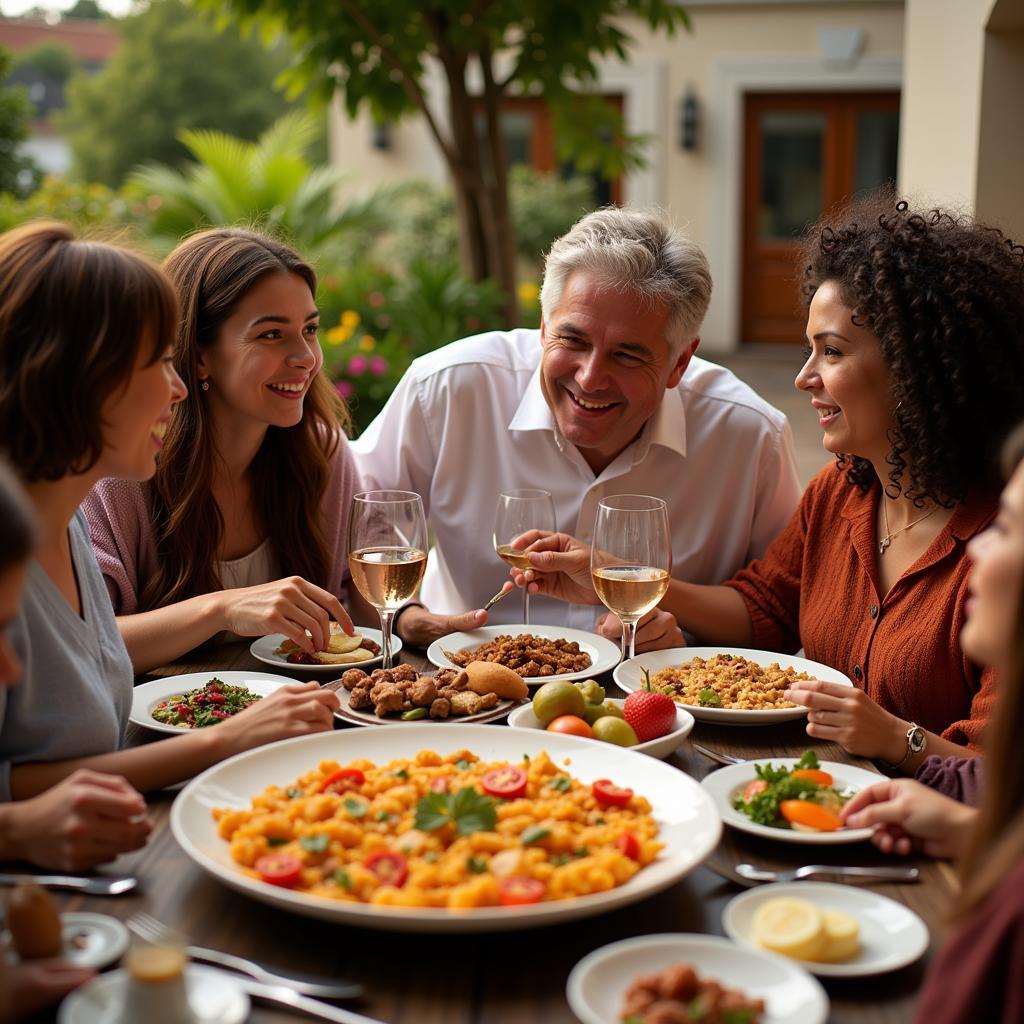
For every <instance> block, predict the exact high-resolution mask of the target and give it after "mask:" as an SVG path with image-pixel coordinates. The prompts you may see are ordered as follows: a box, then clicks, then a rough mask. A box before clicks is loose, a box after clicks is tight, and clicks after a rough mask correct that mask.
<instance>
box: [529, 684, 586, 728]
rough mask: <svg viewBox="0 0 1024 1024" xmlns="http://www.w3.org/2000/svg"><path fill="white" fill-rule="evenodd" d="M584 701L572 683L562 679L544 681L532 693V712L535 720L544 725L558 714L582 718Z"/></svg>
mask: <svg viewBox="0 0 1024 1024" xmlns="http://www.w3.org/2000/svg"><path fill="white" fill-rule="evenodd" d="M586 703H587V702H586V701H585V700H584V699H583V694H582V693H580V691H579V690H577V689H576V687H575V686H573V685H572V683H568V682H565V681H564V680H562V681H559V682H556V683H545V684H544V685H543V686H542V687H541V688H540V689H539V690H538V691H537V692H536V693H535V694H534V695H533V713H534V715H535V716H536V718H537V721H538V722H540V724H541V725H543V726H546V725H547V724H548V723H549V722H551V721H553V720H554V719H556V718H558V717H559V716H560V715H575V716H576V717H577V718H582V717H583V710H584V707H585V706H586Z"/></svg>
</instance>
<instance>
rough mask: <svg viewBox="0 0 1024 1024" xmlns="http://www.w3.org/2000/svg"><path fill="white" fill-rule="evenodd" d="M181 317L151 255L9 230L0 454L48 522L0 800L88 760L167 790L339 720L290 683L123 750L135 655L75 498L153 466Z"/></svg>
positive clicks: (26, 595)
mask: <svg viewBox="0 0 1024 1024" xmlns="http://www.w3.org/2000/svg"><path fill="white" fill-rule="evenodd" d="M177 326H178V304H177V299H176V297H175V294H174V289H173V287H172V286H171V283H170V282H169V281H168V279H167V277H166V276H165V275H164V274H163V273H162V272H161V271H160V270H159V268H157V267H156V266H154V265H153V264H151V263H150V262H149V261H148V260H146V259H144V258H143V257H141V256H138V255H136V254H134V253H132V252H129V251H128V250H126V249H123V248H119V247H117V246H113V245H106V244H102V243H99V242H84V241H77V240H76V239H75V237H74V235H73V233H72V232H71V230H70V229H69V228H67V227H66V226H64V225H63V224H31V225H27V226H24V227H21V228H17V229H15V230H13V231H10V232H8V233H7V234H6V235H4V236H2V237H0V450H2V451H3V453H4V454H5V455H6V456H7V458H8V459H9V460H10V461H11V463H12V465H13V467H14V469H15V471H16V472H17V473H18V475H19V476H20V477H21V480H22V482H23V484H24V487H25V490H26V493H27V495H28V498H29V500H30V502H31V503H32V506H33V512H34V514H35V518H36V522H37V526H38V532H39V536H38V544H37V547H36V550H35V554H34V557H33V558H32V560H31V561H30V563H29V567H28V574H27V581H26V584H25V587H24V591H23V594H22V600H21V606H20V608H19V609H18V611H17V613H16V614H15V616H14V619H13V621H12V622H11V625H10V628H9V635H10V639H11V644H12V647H13V649H14V651H15V654H16V656H17V659H18V661H20V663H21V666H22V668H21V679H20V685H17V686H15V687H14V688H13V689H11V690H9V691H7V692H6V694H5V695H4V698H3V703H2V704H0V799H11V798H14V799H16V800H21V799H24V798H26V797H32V796H36V795H37V794H39V793H42V792H43V791H44V790H46V789H48V788H49V787H51V786H54V785H55V784H56V783H58V782H60V781H61V780H62V779H64V778H66V777H67V776H69V775H71V774H72V773H73V772H75V771H76V770H77V769H79V768H91V769H94V770H96V771H109V772H116V773H118V774H120V775H122V776H124V778H125V779H126V780H127V781H128V782H129V783H130V784H131V785H133V786H135V787H136V788H138V789H142V790H146V789H151V788H156V787H159V786H165V785H168V784H170V783H173V782H178V781H180V780H182V779H184V778H189V777H191V776H192V775H194V774H196V773H197V772H199V771H202V770H204V769H205V768H207V767H209V766H210V765H211V764H213V763H215V762H216V761H218V760H219V759H220V758H222V757H226V756H229V755H231V754H235V753H238V752H240V751H242V750H248V749H249V748H251V747H253V746H257V745H259V744H261V743H267V742H271V741H273V740H278V739H284V738H286V737H288V736H294V735H299V734H302V733H306V732H310V731H316V730H323V729H329V728H331V723H332V712H333V710H334V709H335V708H336V707H337V699H336V698H335V697H334V695H333V694H330V693H328V692H325V691H321V690H320V689H319V687H317V686H316V684H311V685H310V686H288V687H282V688H281V689H280V690H278V691H277V692H276V693H274V694H273V695H271V696H270V697H267V698H266V699H264V700H262V701H260V702H259V703H258V704H255V705H253V706H252V707H251V708H248V709H246V710H245V711H244V712H242V713H241V714H239V715H237V716H236V717H234V718H231V719H230V720H228V721H225V722H223V723H222V724H221V725H220V727H219V728H217V729H209V730H202V731H201V732H196V733H194V734H191V735H188V736H180V737H175V738H173V739H169V740H165V741H163V742H160V743H152V744H148V745H146V746H143V747H136V748H133V749H121V747H122V745H123V742H124V737H125V729H126V726H127V724H128V715H129V712H130V709H131V700H132V686H133V672H132V664H131V661H130V659H129V657H128V652H127V651H126V649H125V645H124V641H123V640H122V638H121V634H120V633H119V631H118V629H117V623H116V622H115V619H114V613H113V609H112V608H111V606H110V600H109V597H108V595H107V590H106V587H105V585H104V583H103V577H102V575H101V574H100V570H99V567H98V565H97V564H96V558H95V556H94V555H93V552H92V547H91V545H90V543H89V537H88V531H87V528H86V524H85V520H84V517H83V516H82V515H81V513H80V512H79V511H78V506H79V504H80V503H81V501H82V500H83V499H84V498H85V496H86V495H87V494H88V493H89V491H90V490H91V488H92V487H93V486H94V484H95V483H96V482H97V481H98V480H100V479H102V478H104V477H118V478H123V479H126V480H134V481H142V480H147V479H148V478H149V477H151V476H152V475H153V473H154V471H155V469H156V457H157V453H158V451H159V450H160V448H161V446H162V444H163V436H164V432H165V429H166V425H167V422H168V420H169V419H170V416H171V410H172V407H173V406H174V404H175V403H176V402H178V401H180V400H182V399H183V398H184V397H185V388H184V386H183V385H182V382H181V379H180V377H179V376H178V374H177V373H176V372H175V370H174V366H173V363H172V359H171V346H172V344H173V340H174V336H175V333H176V331H177ZM124 827H125V828H127V827H128V826H127V825H125V826H124ZM144 834H145V832H144V831H143V833H142V835H143V837H144Z"/></svg>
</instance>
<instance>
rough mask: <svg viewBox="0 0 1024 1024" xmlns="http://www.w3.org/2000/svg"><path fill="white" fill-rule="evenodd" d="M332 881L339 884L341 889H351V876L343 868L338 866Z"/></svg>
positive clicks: (349, 890)
mask: <svg viewBox="0 0 1024 1024" xmlns="http://www.w3.org/2000/svg"><path fill="white" fill-rule="evenodd" d="M334 882H335V884H336V885H340V886H341V887H342V889H346V890H347V891H348V892H351V891H352V876H351V875H349V873H348V872H347V871H346V870H345V869H344V868H338V870H337V871H335V872H334Z"/></svg>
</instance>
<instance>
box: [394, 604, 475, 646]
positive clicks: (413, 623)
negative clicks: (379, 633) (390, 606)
mask: <svg viewBox="0 0 1024 1024" xmlns="http://www.w3.org/2000/svg"><path fill="white" fill-rule="evenodd" d="M487 618H488V616H487V612H485V611H484V610H483V609H482V608H478V609H477V610H476V611H472V612H464V613H463V614H461V615H435V614H434V613H433V612H432V611H430V610H429V609H427V608H423V607H421V606H419V605H417V606H416V607H413V608H409V609H408V610H406V611H404V612H403V613H402V618H401V619H400V620H399V623H398V635H399V636H400V637H401V638H402V643H405V644H410V645H411V646H413V647H429V646H430V645H431V644H432V643H433V642H434V641H435V640H440V639H441V637H443V636H447V635H448V634H449V633H462V632H465V631H466V630H470V629H477V628H478V627H479V626H486V625H487Z"/></svg>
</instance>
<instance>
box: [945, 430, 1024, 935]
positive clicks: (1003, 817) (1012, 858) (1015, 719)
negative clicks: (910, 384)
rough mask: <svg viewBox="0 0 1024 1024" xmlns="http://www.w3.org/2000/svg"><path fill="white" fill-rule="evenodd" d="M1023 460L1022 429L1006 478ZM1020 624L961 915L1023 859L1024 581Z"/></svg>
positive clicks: (1010, 450)
mask: <svg viewBox="0 0 1024 1024" xmlns="http://www.w3.org/2000/svg"><path fill="white" fill-rule="evenodd" d="M1022 460H1024V425H1021V426H1019V427H1017V429H1016V430H1014V432H1013V433H1012V434H1011V435H1010V437H1009V439H1008V440H1007V442H1006V445H1005V447H1004V449H1003V472H1004V475H1005V476H1006V478H1007V479H1009V478H1010V476H1011V474H1012V473H1013V471H1014V469H1015V468H1016V467H1017V465H1018V464H1019V463H1020V462H1021V461H1022ZM1016 626H1017V628H1016V631H1015V633H1014V636H1013V640H1012V649H1011V652H1010V658H1009V661H1008V662H1007V667H1006V670H1005V676H1003V677H1002V678H1000V680H999V707H998V709H997V711H996V714H995V715H994V716H993V721H992V723H991V725H990V729H991V733H990V736H989V740H988V742H987V744H986V750H985V760H986V764H985V795H984V797H983V798H982V803H981V813H980V815H979V818H978V824H977V827H976V828H975V829H974V831H973V833H972V835H971V843H970V846H969V847H968V849H967V852H966V854H965V855H964V858H963V861H962V862H961V865H960V880H961V891H960V898H959V900H958V902H957V905H956V907H955V911H954V912H955V914H956V915H957V916H958V917H962V916H964V915H966V914H968V913H970V912H971V911H972V910H975V909H976V908H977V907H978V906H979V905H980V904H981V903H983V902H984V901H985V899H986V898H987V897H988V896H990V895H991V894H992V892H993V891H994V890H995V889H996V888H997V887H998V886H999V884H1000V883H1001V882H1002V881H1003V880H1004V879H1005V878H1006V876H1007V875H1008V874H1009V873H1010V871H1011V870H1012V869H1013V868H1014V867H1015V866H1016V865H1017V864H1019V863H1020V862H1021V861H1022V860H1024V743H1021V740H1020V730H1021V726H1022V725H1024V581H1022V586H1021V592H1020V593H1019V594H1018V596H1017V616H1016Z"/></svg>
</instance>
